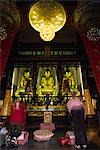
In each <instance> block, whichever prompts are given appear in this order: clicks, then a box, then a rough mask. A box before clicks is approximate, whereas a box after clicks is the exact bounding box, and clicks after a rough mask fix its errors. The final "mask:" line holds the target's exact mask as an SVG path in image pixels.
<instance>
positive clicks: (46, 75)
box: [44, 69, 51, 78]
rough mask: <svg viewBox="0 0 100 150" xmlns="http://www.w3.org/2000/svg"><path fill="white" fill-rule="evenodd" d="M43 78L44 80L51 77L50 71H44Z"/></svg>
mask: <svg viewBox="0 0 100 150" xmlns="http://www.w3.org/2000/svg"><path fill="white" fill-rule="evenodd" d="M44 76H45V77H46V78H48V77H50V76H51V71H50V70H49V69H46V70H45V71H44Z"/></svg>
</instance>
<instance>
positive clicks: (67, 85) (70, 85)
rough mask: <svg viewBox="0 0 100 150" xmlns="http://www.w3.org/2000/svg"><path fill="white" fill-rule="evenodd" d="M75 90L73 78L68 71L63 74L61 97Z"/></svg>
mask: <svg viewBox="0 0 100 150" xmlns="http://www.w3.org/2000/svg"><path fill="white" fill-rule="evenodd" d="M76 89H77V86H76V83H75V80H74V76H73V74H72V72H71V71H68V72H66V73H65V74H64V76H63V80H62V95H66V94H68V93H69V92H71V91H74V90H76Z"/></svg>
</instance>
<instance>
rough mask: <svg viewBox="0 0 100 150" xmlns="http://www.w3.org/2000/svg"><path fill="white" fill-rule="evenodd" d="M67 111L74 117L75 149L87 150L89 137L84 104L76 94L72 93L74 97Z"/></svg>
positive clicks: (70, 100) (68, 104)
mask: <svg viewBox="0 0 100 150" xmlns="http://www.w3.org/2000/svg"><path fill="white" fill-rule="evenodd" d="M67 109H68V112H69V113H70V115H71V117H72V122H73V127H74V132H75V148H77V149H80V148H81V147H82V148H87V136H86V128H85V110H84V107H83V103H82V102H81V101H80V99H79V97H77V96H76V92H72V96H71V97H70V98H69V101H68V102H67Z"/></svg>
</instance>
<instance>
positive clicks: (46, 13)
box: [29, 0, 66, 41]
mask: <svg viewBox="0 0 100 150" xmlns="http://www.w3.org/2000/svg"><path fill="white" fill-rule="evenodd" d="M65 22H66V13H65V10H64V8H63V6H62V5H60V4H59V3H58V2H56V1H55V0H39V1H38V2H36V3H35V4H33V5H32V6H31V8H30V10H29V23H30V24H31V26H32V27H33V28H34V29H35V30H36V31H38V32H40V37H41V38H42V39H43V40H44V41H51V40H52V39H53V38H54V36H55V32H57V31H59V30H60V29H61V28H62V27H63V26H64V25H65Z"/></svg>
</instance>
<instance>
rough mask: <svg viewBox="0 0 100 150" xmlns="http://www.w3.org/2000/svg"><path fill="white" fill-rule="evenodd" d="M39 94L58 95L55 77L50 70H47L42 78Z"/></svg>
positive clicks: (38, 88) (38, 89)
mask: <svg viewBox="0 0 100 150" xmlns="http://www.w3.org/2000/svg"><path fill="white" fill-rule="evenodd" d="M37 94H38V95H39V96H42V95H46V94H49V95H56V89H55V81H54V77H53V76H52V75H51V71H50V70H49V69H45V71H44V75H43V76H42V78H41V81H40V85H39V87H37Z"/></svg>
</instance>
